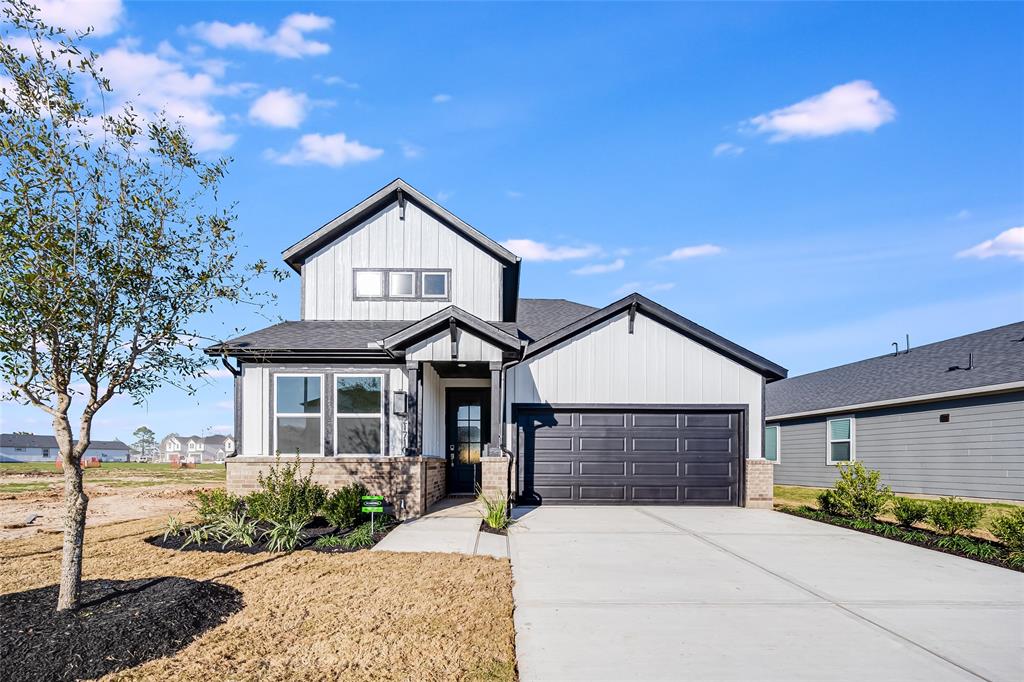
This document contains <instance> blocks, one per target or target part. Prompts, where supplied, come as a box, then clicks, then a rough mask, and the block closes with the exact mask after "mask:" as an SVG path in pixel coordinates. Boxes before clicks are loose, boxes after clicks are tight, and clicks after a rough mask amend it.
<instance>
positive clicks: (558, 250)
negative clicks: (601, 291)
mask: <svg viewBox="0 0 1024 682" xmlns="http://www.w3.org/2000/svg"><path fill="white" fill-rule="evenodd" d="M501 245H502V246H504V247H505V248H506V249H508V250H509V251H511V252H512V253H514V254H516V255H518V256H519V257H520V258H522V259H523V260H532V261H559V260H572V259H575V258H591V257H593V256H596V255H597V254H599V253H601V249H600V248H598V247H597V246H594V245H592V244H589V245H586V246H548V245H547V244H545V243H543V242H535V241H533V240H532V239H506V240H505V241H503V242H502V243H501Z"/></svg>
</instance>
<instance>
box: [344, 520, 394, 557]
mask: <svg viewBox="0 0 1024 682" xmlns="http://www.w3.org/2000/svg"><path fill="white" fill-rule="evenodd" d="M395 523H396V522H395V519H394V517H392V516H388V515H387V514H380V515H375V517H374V519H373V524H372V525H373V529H372V532H371V528H370V526H371V524H370V522H369V521H364V522H363V523H361V524H359V525H358V526H356V527H355V528H353V529H352V532H351V533H349V534H348V535H346V536H345V537H344V538H342V546H343V547H345V548H346V549H363V548H365V547H372V546H373V544H374V542H375V539H374V536H376V534H377V533H380V532H381V531H384V530H387V529H388V528H390V527H391V526H393V525H395Z"/></svg>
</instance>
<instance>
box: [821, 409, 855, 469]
mask: <svg viewBox="0 0 1024 682" xmlns="http://www.w3.org/2000/svg"><path fill="white" fill-rule="evenodd" d="M826 429H827V430H828V452H827V453H826V457H827V458H828V459H827V462H828V464H843V463H845V462H852V461H853V460H854V459H855V458H856V453H855V452H854V443H855V442H856V433H855V427H854V422H853V417H843V418H841V419H829V420H828V423H827V424H826Z"/></svg>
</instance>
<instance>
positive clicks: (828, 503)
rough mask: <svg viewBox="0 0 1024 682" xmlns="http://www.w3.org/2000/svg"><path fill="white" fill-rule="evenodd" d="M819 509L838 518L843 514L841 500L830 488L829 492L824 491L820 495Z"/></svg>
mask: <svg viewBox="0 0 1024 682" xmlns="http://www.w3.org/2000/svg"><path fill="white" fill-rule="evenodd" d="M818 508H819V509H821V511H823V512H825V513H826V514H831V515H833V516H837V515H839V514H841V513H842V509H840V507H839V499H838V498H837V497H836V491H834V490H832V489H831V488H829V489H828V490H822V491H821V492H820V493H818Z"/></svg>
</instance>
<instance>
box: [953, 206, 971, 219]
mask: <svg viewBox="0 0 1024 682" xmlns="http://www.w3.org/2000/svg"><path fill="white" fill-rule="evenodd" d="M970 217H971V212H970V211H968V210H967V209H966V208H963V209H960V210H959V211H957V212H956V213H954V214H953V215H951V216H950V217H949V219H950V220H967V219H968V218H970Z"/></svg>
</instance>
